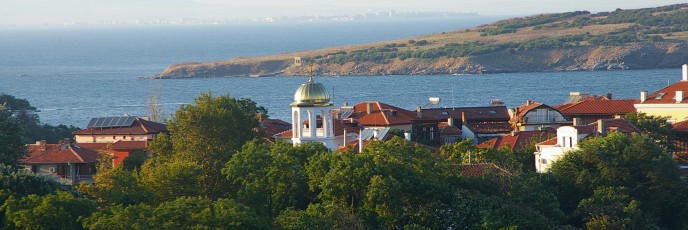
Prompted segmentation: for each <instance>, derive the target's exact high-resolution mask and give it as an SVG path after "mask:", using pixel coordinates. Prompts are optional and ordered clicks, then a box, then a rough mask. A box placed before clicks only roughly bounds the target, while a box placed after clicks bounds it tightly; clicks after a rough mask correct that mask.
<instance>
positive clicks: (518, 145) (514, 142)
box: [478, 128, 556, 150]
mask: <svg viewBox="0 0 688 230" xmlns="http://www.w3.org/2000/svg"><path fill="white" fill-rule="evenodd" d="M552 135H556V132H555V130H554V129H552V128H549V129H545V130H543V131H540V130H532V131H520V132H517V133H514V134H513V135H506V136H501V137H495V138H492V139H490V140H487V141H485V142H483V143H480V144H479V145H478V147H479V148H490V149H494V150H498V149H501V148H503V147H505V146H509V149H511V150H521V149H523V148H525V147H526V145H527V144H528V142H529V141H541V140H543V139H542V138H548V137H550V136H552ZM555 141H556V139H555Z"/></svg>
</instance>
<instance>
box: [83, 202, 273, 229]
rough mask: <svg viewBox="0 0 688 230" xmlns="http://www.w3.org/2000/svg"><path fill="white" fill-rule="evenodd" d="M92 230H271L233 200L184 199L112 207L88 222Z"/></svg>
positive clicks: (267, 222) (262, 219)
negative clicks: (152, 204) (156, 203)
mask: <svg viewBox="0 0 688 230" xmlns="http://www.w3.org/2000/svg"><path fill="white" fill-rule="evenodd" d="M83 222H84V227H85V228H88V229H129V228H132V229H268V228H269V226H270V225H269V223H270V222H269V220H266V219H264V218H262V217H259V216H257V215H255V213H253V212H252V211H251V210H250V209H249V208H247V207H246V206H243V205H241V204H239V203H236V202H235V201H233V200H230V199H219V200H217V201H211V200H208V199H204V198H199V197H181V198H178V199H175V200H172V201H167V202H163V203H161V204H159V205H158V206H150V205H148V204H138V205H131V206H121V205H118V206H112V207H110V208H108V209H105V210H101V211H98V212H96V213H94V214H93V215H92V216H91V217H88V218H85V219H84V221H83Z"/></svg>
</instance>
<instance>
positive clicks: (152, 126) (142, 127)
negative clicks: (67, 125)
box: [74, 117, 167, 135]
mask: <svg viewBox="0 0 688 230" xmlns="http://www.w3.org/2000/svg"><path fill="white" fill-rule="evenodd" d="M161 132H167V126H166V125H164V124H160V123H157V122H152V121H148V120H144V119H141V118H138V117H136V119H135V120H134V123H132V124H131V125H130V126H126V127H103V128H93V127H92V128H86V129H82V130H77V131H74V135H121V134H128V135H132V134H134V135H142V134H158V133H161Z"/></svg>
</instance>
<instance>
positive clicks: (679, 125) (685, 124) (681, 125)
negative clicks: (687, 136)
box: [672, 120, 688, 133]
mask: <svg viewBox="0 0 688 230" xmlns="http://www.w3.org/2000/svg"><path fill="white" fill-rule="evenodd" d="M672 126H674V129H676V131H678V132H682V133H683V132H688V120H685V121H681V122H676V123H674V124H672Z"/></svg>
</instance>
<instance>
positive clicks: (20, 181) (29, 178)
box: [0, 164, 65, 204]
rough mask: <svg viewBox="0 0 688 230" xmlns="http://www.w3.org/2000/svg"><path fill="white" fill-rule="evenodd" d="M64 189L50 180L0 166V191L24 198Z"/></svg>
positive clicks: (24, 171)
mask: <svg viewBox="0 0 688 230" xmlns="http://www.w3.org/2000/svg"><path fill="white" fill-rule="evenodd" d="M64 189H65V187H64V186H62V185H61V184H60V183H59V182H57V181H55V180H53V179H51V178H48V177H44V176H40V175H36V174H33V173H32V172H29V171H26V170H22V169H18V168H14V167H11V166H8V165H3V164H0V190H6V191H8V192H10V193H12V194H13V195H15V196H18V197H24V196H27V195H30V194H36V195H41V196H42V195H46V194H51V193H54V192H55V191H58V190H64ZM0 204H1V203H0Z"/></svg>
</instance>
